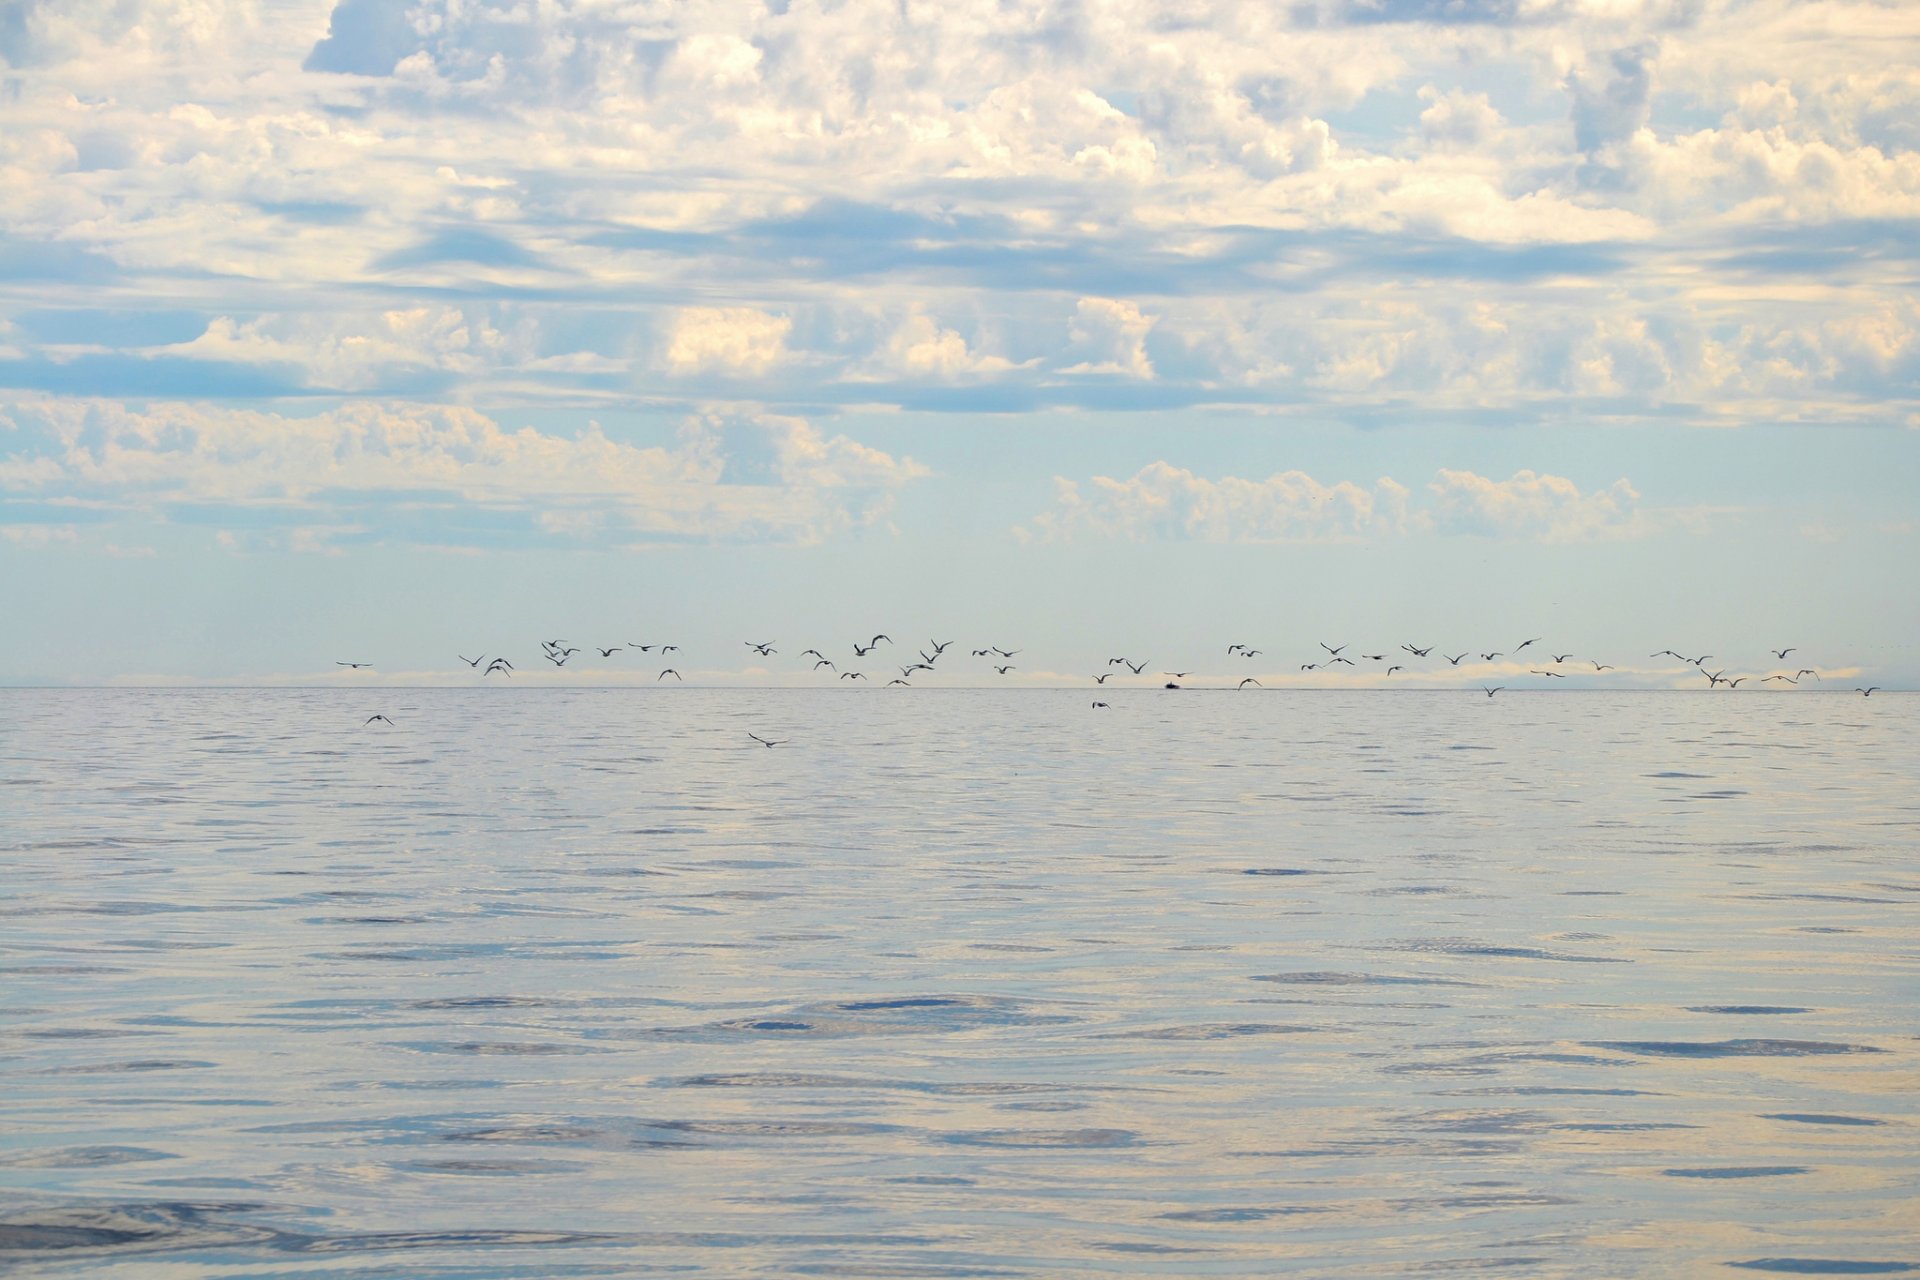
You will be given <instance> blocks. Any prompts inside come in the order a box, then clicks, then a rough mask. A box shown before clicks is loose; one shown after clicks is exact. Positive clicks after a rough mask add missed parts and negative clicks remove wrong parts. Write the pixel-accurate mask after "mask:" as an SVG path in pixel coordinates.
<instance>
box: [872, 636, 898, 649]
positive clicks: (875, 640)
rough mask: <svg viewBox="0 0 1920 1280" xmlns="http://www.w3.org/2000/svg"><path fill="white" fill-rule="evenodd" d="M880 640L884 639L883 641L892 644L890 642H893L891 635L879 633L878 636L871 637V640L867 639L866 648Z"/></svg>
mask: <svg viewBox="0 0 1920 1280" xmlns="http://www.w3.org/2000/svg"><path fill="white" fill-rule="evenodd" d="M882 640H885V641H886V642H887V643H888V644H892V643H893V637H892V636H887V635H879V636H875V637H874V638H873V639H871V640H869V641H867V648H869V649H871V648H873V646H875V645H877V644H879V643H880V642H881V641H882Z"/></svg>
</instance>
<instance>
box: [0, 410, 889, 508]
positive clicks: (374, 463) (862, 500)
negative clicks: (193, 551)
mask: <svg viewBox="0 0 1920 1280" xmlns="http://www.w3.org/2000/svg"><path fill="white" fill-rule="evenodd" d="M0 422H4V424H5V426H6V427H7V428H8V432H9V434H8V436H7V437H5V440H6V446H7V447H6V451H5V452H3V453H0V504H4V503H6V502H9V501H11V502H32V503H37V504H42V505H44V504H46V503H48V502H58V503H64V504H75V503H78V504H83V505H87V504H104V505H108V506H113V507H116V508H122V509H125V508H134V509H137V510H146V511H153V512H158V513H162V514H164V513H165V512H166V511H167V510H169V509H172V508H176V507H181V506H190V507H195V508H215V509H230V510H233V511H236V512H238V511H244V510H252V511H256V512H268V513H270V512H273V511H275V510H277V511H279V512H281V513H282V515H283V518H284V519H285V520H286V521H287V522H290V523H297V524H298V525H300V526H303V527H308V528H327V527H334V528H371V529H373V530H374V531H375V533H376V534H378V533H379V532H380V531H381V530H382V529H386V528H391V527H394V526H396V525H397V524H404V525H405V526H407V527H408V528H410V529H411V530H412V533H411V534H408V535H406V536H417V537H422V538H424V539H426V540H429V541H454V542H457V541H459V540H460V538H461V537H462V536H465V535H466V533H468V532H470V531H471V529H472V528H473V527H474V524H475V520H476V517H480V516H485V515H486V514H487V513H493V514H494V515H499V514H501V513H508V514H513V515H517V516H521V517H524V518H525V520H526V522H527V523H528V524H529V525H530V526H531V527H534V528H537V529H540V530H544V531H546V532H550V533H556V534H561V535H565V536H570V537H582V538H585V537H592V538H595V539H597V540H602V541H606V540H611V541H616V542H617V541H620V540H645V539H650V538H662V537H665V538H675V539H696V540H703V539H715V538H719V539H731V538H743V537H751V538H764V539H769V540H790V541H813V540H817V539H819V538H822V537H825V536H827V535H829V534H831V533H833V532H835V531H837V530H841V529H845V528H849V527H852V526H857V525H863V524H872V523H874V522H876V521H878V520H880V519H883V518H884V517H885V515H886V513H887V512H888V511H889V510H891V507H892V503H893V501H894V498H895V495H896V494H897V493H898V491H899V490H900V489H901V487H902V486H904V485H905V484H907V483H908V482H909V481H911V480H913V479H915V478H917V477H919V476H921V475H924V474H925V471H924V469H923V468H922V467H920V466H919V465H918V464H917V463H915V462H913V461H912V460H911V459H906V458H895V457H893V456H891V455H889V454H887V453H884V452H882V451H880V450H877V449H873V448H870V447H868V446H866V445H863V444H860V443H859V442H857V441H854V440H851V439H849V438H847V437H845V436H840V435H834V436H829V435H827V434H825V433H823V432H822V431H820V430H819V429H818V428H816V427H814V426H813V425H812V424H810V423H808V422H806V421H805V420H803V419H799V418H793V417H785V416H779V415H771V414H763V413H741V412H720V411H712V412H707V413H703V414H699V415H696V416H694V417H692V418H690V419H688V420H687V421H686V422H685V423H684V424H683V426H682V427H681V429H680V432H679V436H678V439H677V441H676V443H675V444H673V445H672V446H670V447H669V446H660V445H653V446H643V445H638V444H632V443H627V442H624V441H620V440H616V439H612V438H610V437H609V436H608V435H607V434H606V433H605V432H604V431H603V430H602V429H601V428H600V427H599V426H598V425H589V426H588V427H587V428H586V429H585V430H583V431H581V432H579V433H578V434H575V435H561V434H557V433H554V432H547V431H539V430H535V429H533V428H530V427H527V428H521V429H518V430H511V429H508V428H506V427H503V426H501V425H500V424H499V423H498V422H497V421H495V420H494V419H493V418H491V417H489V416H487V415H486V414H483V413H479V412H477V411H474V410H471V409H466V408H460V407H456V406H448V405H431V406H423V405H406V404H378V403H368V402H360V403H355V404H352V405H348V406H346V407H343V408H340V409H336V410H330V411H327V412H322V413H317V414H312V415H309V416H304V417H300V416H292V415H286V414H277V413H266V412H259V411H252V410H241V409H231V408H222V407H217V406H209V405H205V404H193V403H172V404H156V405H151V406H149V407H147V408H145V409H133V408H130V407H128V406H125V405H122V404H118V403H113V402H107V401H73V400H45V401H27V402H16V403H13V404H11V405H8V406H6V408H5V412H4V416H0ZM422 511H428V512H439V513H442V515H441V516H439V517H426V518H422V517H421V516H420V514H419V513H420V512H422ZM408 512H410V513H412V514H411V515H407V517H406V519H405V520H400V519H399V516H400V515H401V514H402V513H408ZM482 523H484V521H482Z"/></svg>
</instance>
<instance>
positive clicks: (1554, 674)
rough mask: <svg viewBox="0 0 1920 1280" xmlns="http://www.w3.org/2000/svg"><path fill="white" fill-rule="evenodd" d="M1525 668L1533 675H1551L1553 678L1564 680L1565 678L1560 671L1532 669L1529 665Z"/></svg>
mask: <svg viewBox="0 0 1920 1280" xmlns="http://www.w3.org/2000/svg"><path fill="white" fill-rule="evenodd" d="M1527 670H1528V671H1530V672H1532V673H1533V674H1534V675H1536V676H1552V677H1553V678H1554V679H1555V680H1565V679H1566V676H1564V675H1562V674H1561V673H1560V672H1558V671H1534V670H1533V668H1531V667H1529V668H1527Z"/></svg>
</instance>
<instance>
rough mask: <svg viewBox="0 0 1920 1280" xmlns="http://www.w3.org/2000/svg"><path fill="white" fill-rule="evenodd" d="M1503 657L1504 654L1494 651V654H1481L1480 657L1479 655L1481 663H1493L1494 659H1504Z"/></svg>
mask: <svg viewBox="0 0 1920 1280" xmlns="http://www.w3.org/2000/svg"><path fill="white" fill-rule="evenodd" d="M1504 656H1505V655H1504V654H1503V653H1502V652H1500V651H1499V650H1495V651H1494V652H1492V653H1483V654H1481V655H1480V661H1482V662H1492V661H1493V660H1494V659H1495V658H1499V657H1504Z"/></svg>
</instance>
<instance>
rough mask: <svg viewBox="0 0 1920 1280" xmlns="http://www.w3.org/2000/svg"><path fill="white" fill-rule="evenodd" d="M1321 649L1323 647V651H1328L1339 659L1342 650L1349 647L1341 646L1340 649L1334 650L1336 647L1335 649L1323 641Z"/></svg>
mask: <svg viewBox="0 0 1920 1280" xmlns="http://www.w3.org/2000/svg"><path fill="white" fill-rule="evenodd" d="M1320 647H1321V648H1322V649H1325V650H1326V651H1327V652H1328V653H1330V654H1332V655H1333V656H1334V657H1336V658H1337V657H1339V656H1340V649H1344V648H1346V647H1347V646H1345V645H1341V646H1340V649H1336V648H1334V647H1333V646H1332V645H1330V644H1328V643H1327V642H1326V641H1325V640H1322V641H1321V642H1320Z"/></svg>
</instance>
